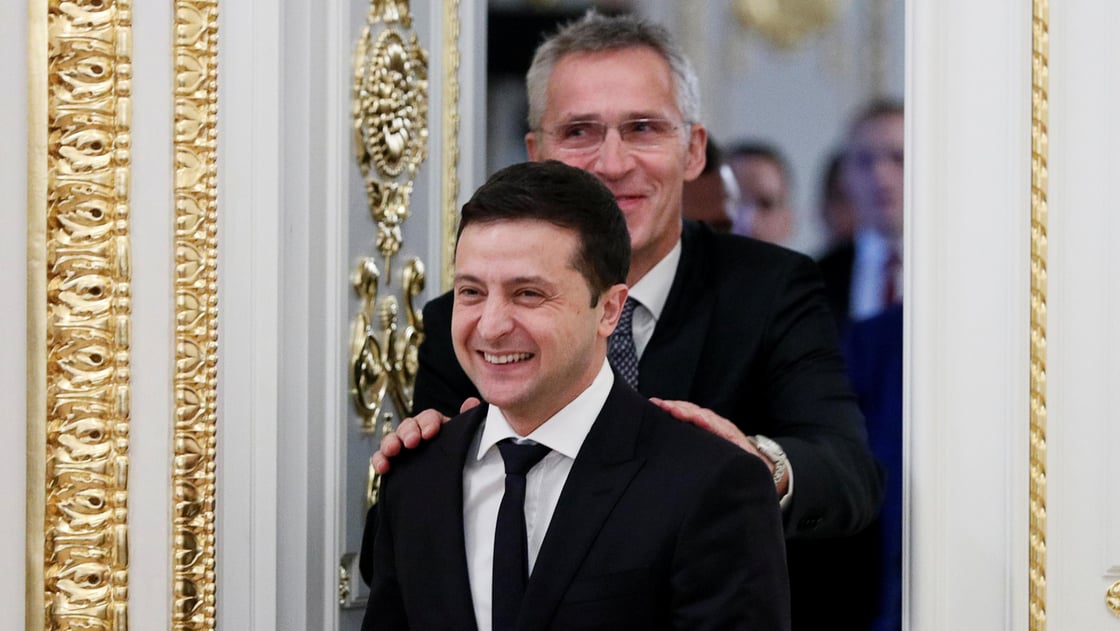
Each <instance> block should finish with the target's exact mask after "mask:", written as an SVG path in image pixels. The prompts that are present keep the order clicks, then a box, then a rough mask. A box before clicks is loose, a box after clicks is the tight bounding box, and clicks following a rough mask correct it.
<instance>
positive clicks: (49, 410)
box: [28, 0, 132, 631]
mask: <svg viewBox="0 0 1120 631" xmlns="http://www.w3.org/2000/svg"><path fill="white" fill-rule="evenodd" d="M46 4H47V48H46V50H43V51H32V54H34V55H45V56H46V58H47V139H46V148H47V153H46V163H47V174H46V177H47V188H46V191H47V193H46V208H45V212H46V225H45V229H46V269H45V271H46V349H45V350H46V373H47V374H46V409H45V413H46V423H45V431H46V435H45V437H43V438H45V441H46V450H45V469H46V471H45V487H46V489H45V491H46V492H45V507H44V508H45V514H44V515H43V518H44V529H43V539H44V550H43V551H44V558H43V563H44V567H43V590H44V602H43V607H44V611H43V612H42V615H43V621H44V623H45V628H47V629H105V630H114V631H121V630H123V629H126V628H127V626H128V617H127V608H128V520H127V517H128V487H127V481H128V446H129V417H130V412H129V402H130V398H129V385H130V357H129V353H130V348H129V336H130V328H131V301H132V296H131V278H132V274H131V267H130V261H129V226H130V216H129V215H130V208H129V178H130V169H131V133H130V125H131V83H132V74H131V54H132V51H131V30H132V6H131V5H132V3H131V2H130V0H101V1H99V2H83V3H75V2H65V1H62V0H49V1H48V2H47V3H46ZM38 615H39V614H37V613H36V612H33V611H29V612H28V620H29V625H32V626H34V627H37V626H38V624H37V623H36V622H32V621H31V619H32V618H34V617H36V616H38Z"/></svg>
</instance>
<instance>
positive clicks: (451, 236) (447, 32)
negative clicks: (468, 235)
mask: <svg viewBox="0 0 1120 631" xmlns="http://www.w3.org/2000/svg"><path fill="white" fill-rule="evenodd" d="M459 30H460V23H459V0H448V1H447V8H446V9H445V10H444V12H443V32H444V38H443V51H444V52H443V54H444V77H443V170H442V172H441V175H442V177H443V203H442V207H443V219H442V221H441V222H440V223H441V224H442V227H443V243H442V246H443V248H442V255H441V256H442V260H443V272H442V274H441V277H442V283H441V285H442V288H443V289H444V290H448V289H451V279H452V277H453V276H454V273H455V235H456V233H457V232H458V231H459V122H460V121H459Z"/></svg>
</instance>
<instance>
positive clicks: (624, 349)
mask: <svg viewBox="0 0 1120 631" xmlns="http://www.w3.org/2000/svg"><path fill="white" fill-rule="evenodd" d="M638 304H639V303H638V301H637V300H634V299H633V298H627V299H626V304H625V305H623V307H622V315H621V316H619V318H618V326H616V327H615V329H614V333H611V337H610V339H609V340H608V341H607V359H608V360H610V362H611V367H613V368H614V369H615V371H617V372H618V374H619V375H621V376H622V379H623V380H624V381H626V383H628V384H630V387H631V388H634V389H637V388H638V348H637V347H636V346H634V308H635V307H637V306H638Z"/></svg>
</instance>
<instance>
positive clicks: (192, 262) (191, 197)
mask: <svg viewBox="0 0 1120 631" xmlns="http://www.w3.org/2000/svg"><path fill="white" fill-rule="evenodd" d="M174 45H175V115H174V132H175V136H174V143H175V279H174V282H175V375H174V388H175V418H174V441H173V443H174V460H173V465H172V472H171V484H172V489H173V499H172V502H173V510H172V529H173V537H172V574H173V581H174V584H173V586H172V590H173V591H172V599H173V600H172V608H171V628H172V629H176V630H181V629H191V630H194V629H214V628H215V625H216V618H215V595H216V590H217V586H216V584H215V539H214V535H215V522H214V504H215V475H214V471H215V466H216V450H217V420H218V419H217V387H218V311H217V306H218V305H217V302H218V272H217V259H218V241H217V237H218V192H217V179H216V178H217V158H218V156H217V137H218V132H217V123H218V111H217V110H218V75H217V70H218V1H217V0H176V2H175V41H174Z"/></svg>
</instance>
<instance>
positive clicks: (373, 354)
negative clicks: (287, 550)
mask: <svg viewBox="0 0 1120 631" xmlns="http://www.w3.org/2000/svg"><path fill="white" fill-rule="evenodd" d="M411 28H412V15H411V13H410V9H409V3H408V2H407V1H405V0H371V2H370V5H369V13H368V15H367V19H366V26H365V28H364V29H363V30H362V35H361V37H360V38H359V40H358V44H357V46H356V48H355V51H354V83H353V89H352V113H353V123H354V149H355V154H356V157H357V160H358V167H359V169H360V170H361V172H362V177H363V179H364V181H365V187H366V194H367V201H368V204H369V211H370V216H371V217H372V218H373V221H374V222H375V224H376V230H377V233H376V235H377V236H376V240H375V247H376V248H377V251H378V252H379V253H380V254H381V256H382V259H383V261H384V271H382V270H381V269H380V268H379V267H378V265H377V262H376V261H374V260H373V259H372V258H364V259H362V260H361V261H359V263H358V266H357V268H356V269H355V270H354V273H353V275H352V278H351V282H352V285H353V287H354V290H355V291H356V292H357V293H358V296H359V297H360V298H361V300H362V307H361V310H360V312H359V313H358V315H357V316H356V317H355V319H354V322H353V329H352V332H351V341H350V395H351V398H352V400H353V401H354V405H355V407H356V408H357V410H358V414H359V415H360V416H361V417H362V429H363V431H366V432H369V433H374V434H381V433H384V432H387V431H389V430H391V429H392V426H393V415H392V413H390V412H387V411H386V409H385V397H386V395H388V396H389V398H390V400H391V401H392V404H393V407H394V408H395V410H396V412H397V413H398V414H401V415H405V414H408V413H409V411H410V410H411V408H412V387H413V384H414V383H415V380H416V370H417V359H416V351H417V347H418V346H419V345H420V342H421V341H422V340H423V337H424V332H423V331H424V326H423V322H422V320H421V316H420V312H419V311H418V310H417V309H416V308H415V306H414V300H415V298H416V297H417V296H418V295H419V294H420V292H421V291H422V290H423V288H424V265H423V263H422V262H421V261H420V259H418V258H411V259H409V261H408V263H406V264H405V267H404V269H403V270H402V272H401V278H402V283H401V284H402V288H403V289H402V291H403V293H402V298H403V303H404V311H405V317H406V318H407V324H406V325H405V327H404V329H403V330H401V329H400V327H399V324H398V319H399V316H400V309H401V307H400V302H398V299H397V297H396V296H395V295H392V294H390V293H389V292H388V291H387V290H386V289H387V287H388V286H389V285H390V284H391V282H392V274H391V261H392V258H393V256H394V255H396V254H397V253H398V252H399V251H400V248H401V241H402V232H401V226H402V224H403V223H404V221H405V220H406V219H408V216H409V213H410V207H409V204H410V198H411V195H412V188H413V182H414V180H415V179H416V175H417V172H418V171H419V170H420V165H421V164H422V163H423V161H424V159H425V158H426V157H427V148H428V53H427V51H425V50H424V49H423V48H421V47H420V44H419V39H418V38H417V36H416V34H415V33H410V32H409V30H410V29H411ZM375 31H379V33H378V34H377V35H376V36H375V34H374V33H375ZM378 482H379V480H378V477H377V476H376V475H375V474H373V473H372V471H371V475H370V479H369V485H368V488H367V500H368V501H369V502H371V503H372V502H374V501H376V495H377V486H378Z"/></svg>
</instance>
